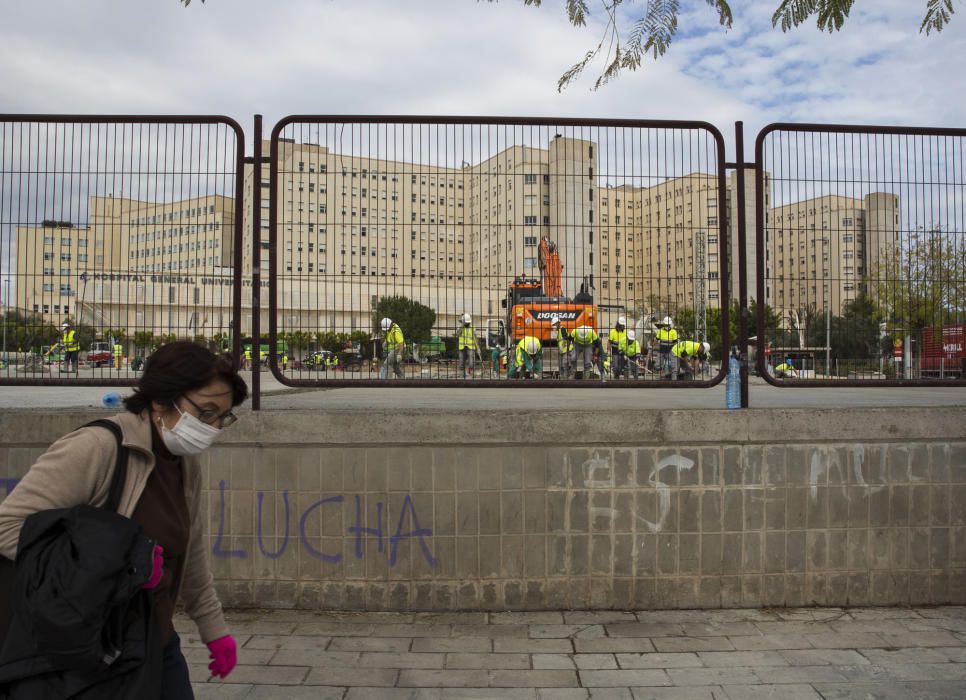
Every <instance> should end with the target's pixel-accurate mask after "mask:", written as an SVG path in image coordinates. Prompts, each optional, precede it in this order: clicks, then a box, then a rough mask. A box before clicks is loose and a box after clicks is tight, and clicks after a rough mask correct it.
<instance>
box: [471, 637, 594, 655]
mask: <svg viewBox="0 0 966 700" xmlns="http://www.w3.org/2000/svg"><path fill="white" fill-rule="evenodd" d="M579 641H580V643H581V644H591V643H593V642H594V641H596V640H587V641H586V642H585V641H583V640H579ZM467 651H469V650H467ZM493 651H495V652H496V653H498V654H513V653H518V652H519V653H524V654H571V653H573V651H574V642H572V641H571V640H569V639H494V640H493Z"/></svg>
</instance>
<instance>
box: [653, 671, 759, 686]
mask: <svg viewBox="0 0 966 700" xmlns="http://www.w3.org/2000/svg"><path fill="white" fill-rule="evenodd" d="M667 674H668V676H669V677H670V678H671V685H680V686H685V685H757V684H758V683H759V680H758V676H756V675H755V674H754V672H753V671H752V670H751V669H750V668H669V669H668V670H667Z"/></svg>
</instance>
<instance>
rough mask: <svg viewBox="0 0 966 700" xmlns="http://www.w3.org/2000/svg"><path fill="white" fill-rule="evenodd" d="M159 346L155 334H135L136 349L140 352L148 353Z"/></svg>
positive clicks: (145, 332) (137, 332)
mask: <svg viewBox="0 0 966 700" xmlns="http://www.w3.org/2000/svg"><path fill="white" fill-rule="evenodd" d="M157 344H158V339H157V338H155V337H154V333H152V332H151V331H135V332H134V347H135V348H137V349H138V350H143V351H145V352H147V351H148V350H150V349H151V348H153V347H154V346H155V345H157Z"/></svg>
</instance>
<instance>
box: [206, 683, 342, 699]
mask: <svg viewBox="0 0 966 700" xmlns="http://www.w3.org/2000/svg"><path fill="white" fill-rule="evenodd" d="M191 687H192V690H194V694H195V700H244V699H245V698H250V697H252V690H253V688H255V686H253V685H225V684H221V683H194V684H192V686H191ZM264 687H268V686H264ZM274 688H275V689H277V691H282V692H279V693H278V695H276V696H275V697H279V698H281V697H286V695H284V691H283V689H282V687H281V686H274ZM288 688H291V686H286V689H288ZM342 693H343V690H342V689H341V688H340V689H339V697H340V698H341V697H342ZM262 697H266V696H264V695H263V696H262Z"/></svg>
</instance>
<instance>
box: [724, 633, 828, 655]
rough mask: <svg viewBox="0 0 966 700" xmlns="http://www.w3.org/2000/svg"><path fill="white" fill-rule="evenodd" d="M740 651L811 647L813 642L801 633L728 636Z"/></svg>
mask: <svg viewBox="0 0 966 700" xmlns="http://www.w3.org/2000/svg"><path fill="white" fill-rule="evenodd" d="M728 639H729V640H731V643H732V644H733V645H734V647H735V649H737V650H738V651H764V650H766V649H811V648H812V645H811V643H810V642H809V641H808V640H807V639H805V636H804V635H801V634H761V635H758V636H742V637H728Z"/></svg>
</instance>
